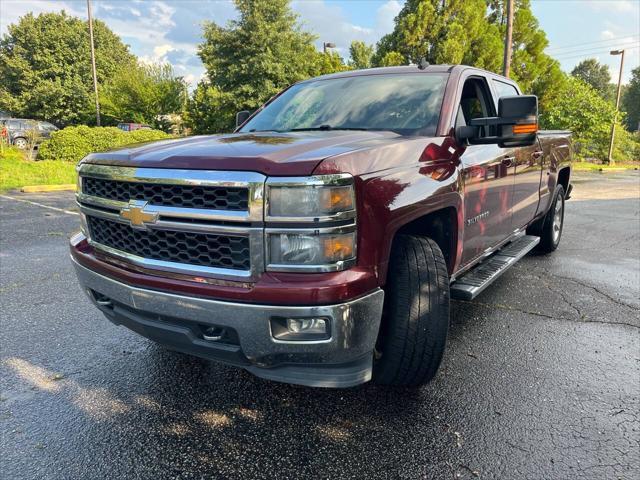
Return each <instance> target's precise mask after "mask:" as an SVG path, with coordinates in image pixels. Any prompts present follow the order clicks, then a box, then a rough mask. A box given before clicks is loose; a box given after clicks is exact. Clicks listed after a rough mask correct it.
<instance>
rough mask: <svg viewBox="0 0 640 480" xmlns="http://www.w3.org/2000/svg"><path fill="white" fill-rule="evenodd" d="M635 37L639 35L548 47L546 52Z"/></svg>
mask: <svg viewBox="0 0 640 480" xmlns="http://www.w3.org/2000/svg"><path fill="white" fill-rule="evenodd" d="M636 37H640V35H639V34H631V33H630V34H628V35H623V36H620V37H614V38H607V39H606V40H596V41H593V42H582V43H574V44H572V45H564V46H560V47H550V48H547V51H555V50H573V49H575V48H580V47H583V46H584V45H593V44H596V43H609V42H617V41H619V40H626V39H628V38H636Z"/></svg>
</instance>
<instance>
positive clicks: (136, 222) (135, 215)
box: [120, 200, 160, 229]
mask: <svg viewBox="0 0 640 480" xmlns="http://www.w3.org/2000/svg"><path fill="white" fill-rule="evenodd" d="M146 206H147V202H143V201H142V200H129V205H127V206H126V207H124V208H123V209H122V210H120V218H124V219H126V220H129V223H130V224H131V226H132V227H133V228H140V229H145V228H146V226H147V224H149V223H156V221H157V220H158V217H159V215H160V214H159V213H158V212H148V211H145V210H144V209H145V208H146Z"/></svg>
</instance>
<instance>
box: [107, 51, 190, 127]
mask: <svg viewBox="0 0 640 480" xmlns="http://www.w3.org/2000/svg"><path fill="white" fill-rule="evenodd" d="M186 92H187V85H186V83H185V82H184V80H183V79H182V77H176V76H175V75H174V73H173V69H172V68H171V65H169V64H156V65H145V64H138V65H135V66H126V67H123V68H120V69H119V70H118V71H117V72H116V73H115V74H114V76H113V77H112V78H111V79H109V81H108V82H107V83H106V84H105V85H104V87H103V88H102V91H101V93H100V97H101V103H102V105H101V107H102V112H103V114H104V116H105V117H106V119H107V120H110V122H105V123H112V124H115V123H118V122H136V123H147V124H149V125H152V126H154V127H155V128H160V129H162V130H166V129H167V127H168V126H167V122H166V121H164V120H163V119H164V118H166V116H167V115H169V114H176V113H180V112H181V111H182V110H183V108H184V104H185V102H186Z"/></svg>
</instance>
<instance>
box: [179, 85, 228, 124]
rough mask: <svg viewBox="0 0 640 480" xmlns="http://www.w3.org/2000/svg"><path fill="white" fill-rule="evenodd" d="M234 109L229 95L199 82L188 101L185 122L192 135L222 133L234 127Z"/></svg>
mask: <svg viewBox="0 0 640 480" xmlns="http://www.w3.org/2000/svg"><path fill="white" fill-rule="evenodd" d="M234 109H237V107H236V104H235V102H234V101H233V97H232V96H231V95H230V94H224V93H222V92H221V91H220V89H219V88H218V87H216V86H214V85H211V83H210V82H208V81H201V82H200V83H198V85H197V86H196V89H195V90H194V91H193V94H192V95H191V98H190V99H189V104H188V107H187V113H186V118H185V122H186V123H187V125H189V126H190V128H191V130H192V132H193V133H194V134H203V133H211V132H222V131H225V130H229V129H230V128H231V127H232V126H233V125H234V122H235V114H236V113H237V112H236V111H235V110H234ZM238 111H239V110H238Z"/></svg>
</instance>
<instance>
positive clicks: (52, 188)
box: [20, 184, 76, 193]
mask: <svg viewBox="0 0 640 480" xmlns="http://www.w3.org/2000/svg"><path fill="white" fill-rule="evenodd" d="M75 189H76V185H75V184H66V185H28V186H26V187H22V188H21V189H20V191H21V192H23V193H40V192H63V191H74V190H75Z"/></svg>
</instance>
